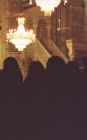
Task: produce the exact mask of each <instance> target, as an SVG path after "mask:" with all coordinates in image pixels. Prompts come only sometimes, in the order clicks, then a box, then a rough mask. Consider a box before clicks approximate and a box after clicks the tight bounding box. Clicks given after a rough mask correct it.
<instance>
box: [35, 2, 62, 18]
mask: <svg viewBox="0 0 87 140" xmlns="http://www.w3.org/2000/svg"><path fill="white" fill-rule="evenodd" d="M60 2H61V0H36V4H37V6H39V7H40V8H41V11H44V14H45V16H51V13H52V12H53V11H54V9H55V8H56V7H57V6H58V5H59V4H60Z"/></svg>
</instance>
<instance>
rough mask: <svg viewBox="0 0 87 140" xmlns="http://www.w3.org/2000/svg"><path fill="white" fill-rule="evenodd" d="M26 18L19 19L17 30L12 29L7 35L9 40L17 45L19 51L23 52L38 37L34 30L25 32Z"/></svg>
mask: <svg viewBox="0 0 87 140" xmlns="http://www.w3.org/2000/svg"><path fill="white" fill-rule="evenodd" d="M24 23H25V18H23V17H22V18H18V28H17V30H16V31H15V30H13V29H10V30H9V32H8V33H7V40H8V41H9V42H11V43H12V44H14V45H15V47H16V48H17V49H18V50H19V51H23V49H24V48H26V46H27V45H29V44H31V43H32V42H34V41H35V39H36V36H35V34H34V32H33V30H30V31H25V28H24Z"/></svg>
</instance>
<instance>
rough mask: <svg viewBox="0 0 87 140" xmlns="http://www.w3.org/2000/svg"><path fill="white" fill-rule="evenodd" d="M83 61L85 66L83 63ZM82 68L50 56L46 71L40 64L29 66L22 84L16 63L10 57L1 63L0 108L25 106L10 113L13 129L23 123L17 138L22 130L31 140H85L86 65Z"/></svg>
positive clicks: (86, 116) (86, 122) (74, 63)
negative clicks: (8, 105) (1, 105)
mask: <svg viewBox="0 0 87 140" xmlns="http://www.w3.org/2000/svg"><path fill="white" fill-rule="evenodd" d="M83 60H84V64H85V62H86V59H83ZM83 68H84V69H82V70H80V68H79V65H78V63H76V62H74V61H73V62H69V63H67V64H65V62H64V61H63V60H62V59H61V58H59V57H56V56H52V57H51V58H50V59H49V60H48V62H47V68H46V69H44V67H43V65H42V64H41V63H40V62H32V63H31V64H30V65H29V71H28V74H27V76H26V78H25V79H24V80H23V77H22V74H21V71H20V68H19V66H18V64H17V61H16V60H15V59H14V58H12V57H9V58H7V59H6V60H5V61H4V68H3V70H1V71H0V104H10V105H13V104H14V105H24V107H25V106H26V105H27V106H26V107H25V109H24V108H23V106H22V107H21V109H20V111H18V110H16V111H17V112H16V113H13V114H17V118H16V119H17V125H19V126H20V125H21V124H22V123H23V124H22V125H23V126H20V127H22V128H20V129H18V135H19V131H22V130H21V129H23V133H24V132H25V133H24V135H25V136H29V139H31V137H32V139H33V140H34V139H40V140H41V139H45V140H53V139H54V140H58V139H59V140H64V139H67V140H68V139H69V140H71V139H72V140H77V139H79V140H80V138H81V136H82V139H84V140H85V138H87V137H86V131H85V130H86V129H85V128H87V121H86V120H87V113H86V107H87V100H86V99H87V67H86V65H85V67H83ZM18 107H19V106H18ZM17 109H18V108H17ZM14 112H15V111H14ZM19 112H20V113H19ZM10 113H11V112H10ZM9 116H11V115H9ZM19 116H20V117H19ZM9 118H10V117H9ZM11 119H12V116H11ZM13 120H14V115H13ZM3 122H4V121H3ZM9 122H10V121H9ZM12 123H13V127H14V126H15V123H14V121H12ZM2 126H3V124H2ZM10 127H11V122H10ZM15 127H16V126H15ZM12 129H13V128H12ZM24 129H25V130H24ZM83 129H84V131H83ZM10 131H11V130H10ZM21 133H22V132H21ZM20 135H21V134H20ZM83 135H84V138H83ZM34 136H36V137H35V138H34ZM37 136H38V137H37ZM39 136H40V137H39ZM20 139H21V138H20Z"/></svg>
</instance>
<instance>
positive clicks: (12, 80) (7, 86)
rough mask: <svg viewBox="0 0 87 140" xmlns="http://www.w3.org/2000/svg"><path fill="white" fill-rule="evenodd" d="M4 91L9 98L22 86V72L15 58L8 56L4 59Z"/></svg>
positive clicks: (16, 93)
mask: <svg viewBox="0 0 87 140" xmlns="http://www.w3.org/2000/svg"><path fill="white" fill-rule="evenodd" d="M3 75H4V93H5V96H7V98H8V99H9V98H10V97H11V96H15V97H16V95H18V94H19V91H20V90H19V89H20V88H21V86H22V74H21V71H20V69H19V66H18V63H17V61H16V59H15V58H13V57H8V58H6V59H5V61H4V70H3Z"/></svg>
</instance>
